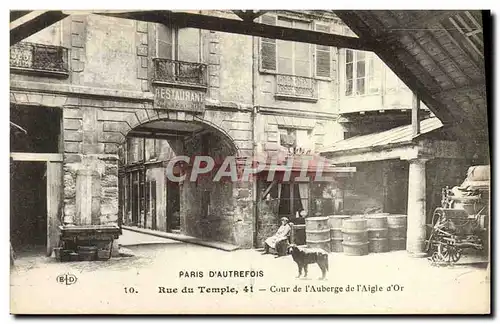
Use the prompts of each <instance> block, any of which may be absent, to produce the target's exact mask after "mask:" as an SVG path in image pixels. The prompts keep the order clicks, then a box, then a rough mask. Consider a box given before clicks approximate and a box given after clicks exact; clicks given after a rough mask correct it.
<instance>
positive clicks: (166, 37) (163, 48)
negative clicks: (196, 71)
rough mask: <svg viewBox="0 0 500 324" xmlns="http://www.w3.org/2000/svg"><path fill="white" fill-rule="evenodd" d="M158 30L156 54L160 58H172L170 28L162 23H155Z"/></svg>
mask: <svg viewBox="0 0 500 324" xmlns="http://www.w3.org/2000/svg"><path fill="white" fill-rule="evenodd" d="M156 26H157V27H156V28H157V30H158V34H157V37H158V39H157V41H158V53H156V55H157V56H158V57H160V58H165V59H172V52H173V50H172V47H173V39H172V28H171V27H170V26H165V25H162V24H156Z"/></svg>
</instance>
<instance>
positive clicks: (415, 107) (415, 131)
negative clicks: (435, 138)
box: [411, 92, 420, 138]
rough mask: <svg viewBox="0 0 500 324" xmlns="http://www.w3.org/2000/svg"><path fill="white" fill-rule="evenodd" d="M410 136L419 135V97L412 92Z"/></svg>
mask: <svg viewBox="0 0 500 324" xmlns="http://www.w3.org/2000/svg"><path fill="white" fill-rule="evenodd" d="M411 125H412V138H415V137H417V136H418V135H420V98H419V96H418V95H417V94H416V93H415V92H414V93H413V100H412V105H411Z"/></svg>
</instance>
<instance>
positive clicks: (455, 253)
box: [450, 247, 462, 263]
mask: <svg viewBox="0 0 500 324" xmlns="http://www.w3.org/2000/svg"><path fill="white" fill-rule="evenodd" d="M450 255H451V261H452V262H453V263H456V262H458V260H460V258H461V257H462V249H460V248H457V247H452V248H451V249H450Z"/></svg>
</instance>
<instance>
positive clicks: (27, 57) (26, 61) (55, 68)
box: [10, 42, 69, 76]
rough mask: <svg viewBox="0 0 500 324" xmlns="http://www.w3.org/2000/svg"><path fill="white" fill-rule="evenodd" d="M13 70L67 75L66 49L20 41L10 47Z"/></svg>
mask: <svg viewBox="0 0 500 324" xmlns="http://www.w3.org/2000/svg"><path fill="white" fill-rule="evenodd" d="M10 68H11V70H12V71H13V72H16V71H17V72H40V73H45V74H47V73H48V74H55V75H62V76H67V75H68V73H69V67H68V49H67V48H64V47H62V46H53V45H43V44H36V43H28V42H21V43H18V44H15V45H13V46H11V47H10Z"/></svg>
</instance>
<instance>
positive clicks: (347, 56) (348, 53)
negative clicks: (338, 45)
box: [345, 50, 353, 63]
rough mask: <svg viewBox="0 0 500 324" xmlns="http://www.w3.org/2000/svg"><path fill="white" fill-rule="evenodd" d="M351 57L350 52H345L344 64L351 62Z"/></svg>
mask: <svg viewBox="0 0 500 324" xmlns="http://www.w3.org/2000/svg"><path fill="white" fill-rule="evenodd" d="M352 56H353V53H352V51H351V50H345V62H346V63H349V62H352Z"/></svg>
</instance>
